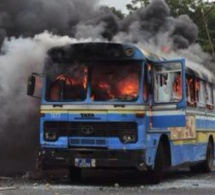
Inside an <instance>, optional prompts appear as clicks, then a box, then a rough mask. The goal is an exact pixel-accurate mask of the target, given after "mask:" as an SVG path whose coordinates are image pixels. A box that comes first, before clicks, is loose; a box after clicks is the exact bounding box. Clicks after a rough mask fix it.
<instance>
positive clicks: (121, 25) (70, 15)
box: [0, 0, 198, 49]
mask: <svg viewBox="0 0 215 195" xmlns="http://www.w3.org/2000/svg"><path fill="white" fill-rule="evenodd" d="M97 2H98V0H90V1H86V0H19V1H17V0H9V1H8V0H1V1H0V43H2V42H3V40H4V38H5V37H11V36H15V37H18V36H24V37H28V36H33V35H35V34H38V33H41V32H43V31H45V30H48V31H49V32H52V33H54V34H57V35H69V36H70V37H76V38H89V37H93V38H94V37H99V38H103V39H107V40H109V41H111V40H113V38H114V37H118V39H119V41H120V35H121V34H123V36H124V37H123V38H122V40H123V41H126V42H131V43H133V42H135V43H136V42H140V41H145V40H149V39H152V40H153V41H154V42H155V44H156V43H157V41H158V39H159V37H160V34H167V38H168V39H169V40H171V41H172V42H173V48H174V49H178V48H187V47H188V46H189V45H191V44H192V43H194V42H195V41H196V39H197V34H198V30H197V27H196V25H195V24H194V23H193V22H192V20H191V19H190V18H189V17H188V16H179V17H178V18H173V17H171V16H170V10H169V7H168V6H167V4H166V3H165V1H164V0H153V1H152V2H151V3H150V4H149V5H148V6H147V7H146V8H142V9H140V10H138V11H137V12H135V13H133V14H130V15H129V16H127V17H126V18H125V19H123V20H120V19H119V18H117V16H116V15H114V14H113V13H112V12H111V10H110V9H108V8H107V7H106V8H104V7H103V8H102V7H101V8H99V7H98V4H97ZM115 39H116V38H115Z"/></svg>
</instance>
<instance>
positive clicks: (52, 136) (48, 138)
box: [44, 132, 57, 141]
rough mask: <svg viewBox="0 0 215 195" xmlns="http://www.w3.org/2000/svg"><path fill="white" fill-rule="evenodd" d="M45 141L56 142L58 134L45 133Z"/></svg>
mask: <svg viewBox="0 0 215 195" xmlns="http://www.w3.org/2000/svg"><path fill="white" fill-rule="evenodd" d="M44 139H45V141H56V140H57V134H56V133H55V132H45V135H44Z"/></svg>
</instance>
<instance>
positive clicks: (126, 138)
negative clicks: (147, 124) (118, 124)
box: [121, 132, 137, 144]
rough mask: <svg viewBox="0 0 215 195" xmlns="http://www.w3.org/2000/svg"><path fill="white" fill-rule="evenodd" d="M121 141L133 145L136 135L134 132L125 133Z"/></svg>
mask: <svg viewBox="0 0 215 195" xmlns="http://www.w3.org/2000/svg"><path fill="white" fill-rule="evenodd" d="M121 141H122V142H123V143H125V144H126V143H135V142H137V135H136V133H135V132H125V133H123V134H122V136H121Z"/></svg>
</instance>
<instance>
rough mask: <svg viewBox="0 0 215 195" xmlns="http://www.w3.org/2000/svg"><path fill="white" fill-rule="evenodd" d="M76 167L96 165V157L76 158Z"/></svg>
mask: <svg viewBox="0 0 215 195" xmlns="http://www.w3.org/2000/svg"><path fill="white" fill-rule="evenodd" d="M75 166H76V167H96V160H95V159H87V158H75Z"/></svg>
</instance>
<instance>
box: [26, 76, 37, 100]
mask: <svg viewBox="0 0 215 195" xmlns="http://www.w3.org/2000/svg"><path fill="white" fill-rule="evenodd" d="M35 83H36V78H35V76H34V75H33V74H32V75H31V76H30V77H29V78H28V88H27V95H29V96H33V94H34V90H35Z"/></svg>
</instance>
